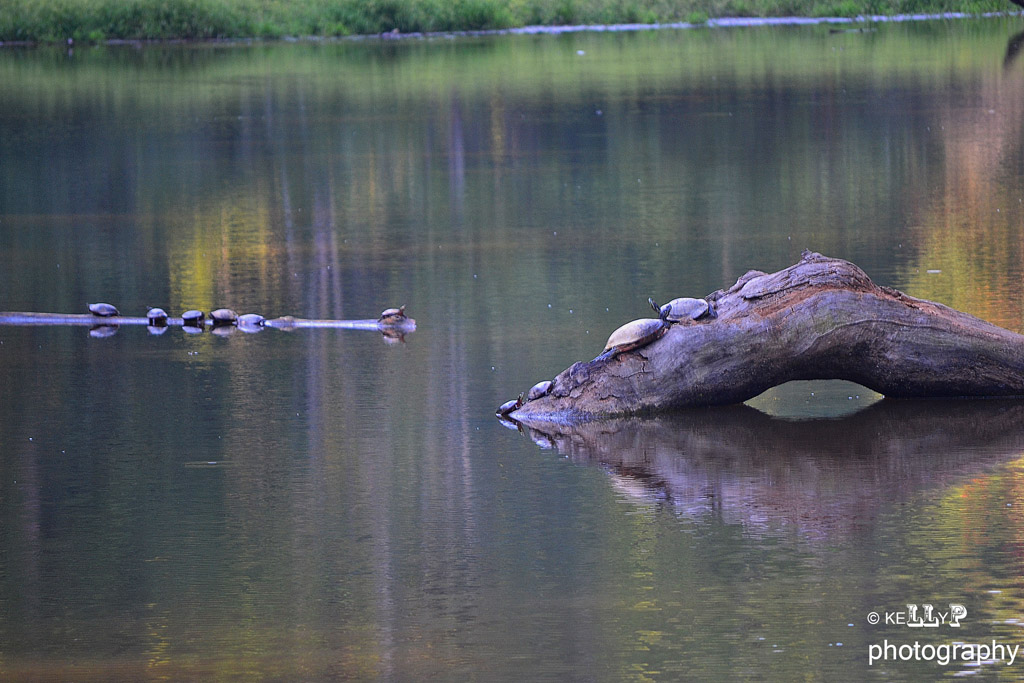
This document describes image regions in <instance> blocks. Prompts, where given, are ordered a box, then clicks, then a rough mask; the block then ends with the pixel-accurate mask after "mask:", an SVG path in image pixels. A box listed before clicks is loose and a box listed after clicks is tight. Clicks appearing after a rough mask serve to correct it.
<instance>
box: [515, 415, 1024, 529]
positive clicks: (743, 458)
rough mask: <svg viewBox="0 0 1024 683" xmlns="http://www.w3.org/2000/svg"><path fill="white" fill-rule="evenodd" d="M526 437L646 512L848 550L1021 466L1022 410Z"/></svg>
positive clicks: (614, 422)
mask: <svg viewBox="0 0 1024 683" xmlns="http://www.w3.org/2000/svg"><path fill="white" fill-rule="evenodd" d="M520 429H521V431H523V432H524V433H525V434H526V435H527V436H529V437H530V438H531V439H532V440H533V441H534V442H535V443H537V444H538V445H540V446H542V447H547V448H553V449H556V450H557V451H558V452H559V453H560V454H561V455H563V456H565V457H567V458H568V459H570V460H571V461H573V462H576V463H579V464H587V465H597V466H600V467H602V468H604V469H605V471H607V472H608V473H609V475H610V477H611V478H612V483H613V485H614V486H615V488H616V489H617V490H618V491H620V492H621V493H623V494H624V495H627V496H628V497H630V498H632V499H635V500H637V501H638V502H642V503H655V504H658V505H663V506H665V507H667V508H669V509H671V510H672V511H673V512H674V513H675V514H677V515H680V516H684V517H689V518H691V519H693V520H696V521H698V522H700V521H702V520H706V519H716V520H720V521H721V522H724V523H726V524H736V525H739V526H740V527H742V528H743V530H744V532H746V533H754V534H763V533H773V532H777V531H793V530H796V531H797V532H798V533H799V534H800V535H801V536H802V537H805V538H811V539H822V540H827V539H831V540H837V539H839V540H841V539H843V538H844V537H846V536H848V535H849V534H851V533H853V532H854V531H855V530H857V529H863V528H865V527H871V526H872V525H873V524H874V522H875V519H876V517H877V516H878V515H879V514H880V513H882V512H883V511H884V510H886V509H889V507H890V506H891V505H892V504H893V503H899V502H900V501H904V500H907V499H909V498H911V497H913V496H915V495H917V494H919V493H922V492H924V491H927V490H931V489H937V488H941V487H943V486H945V485H949V484H952V483H955V482H957V481H961V480H962V479H963V477H965V476H967V475H971V474H976V473H978V472H980V471H984V470H986V469H988V468H991V467H993V466H996V465H998V464H1000V463H1003V462H1006V461H1009V460H1011V459H1013V458H1015V457H1019V455H1020V453H1021V452H1022V451H1024V402H1022V401H1013V400H993V401H977V402H966V401H954V400H949V401H945V400H898V401H897V400H883V401H879V402H878V403H875V404H873V405H871V406H869V407H867V408H865V409H864V410H862V411H860V412H858V413H855V414H853V415H850V416H847V417H845V418H842V419H818V420H805V421H791V420H782V419H777V418H773V417H771V416H769V415H766V414H764V413H762V412H760V411H758V410H756V409H754V408H751V407H749V406H745V405H735V406H726V407H717V408H701V409H693V410H687V411H684V412H677V413H670V414H665V415H660V416H657V417H649V418H643V417H633V418H621V419H611V420H597V421H592V422H586V423H581V424H576V425H550V426H549V427H548V429H549V430H550V431H540V430H537V429H532V428H528V427H524V426H523V427H520Z"/></svg>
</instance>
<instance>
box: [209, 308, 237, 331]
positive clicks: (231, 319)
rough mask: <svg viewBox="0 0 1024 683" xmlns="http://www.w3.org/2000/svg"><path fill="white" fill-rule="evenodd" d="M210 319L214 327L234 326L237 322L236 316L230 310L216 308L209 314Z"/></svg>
mask: <svg viewBox="0 0 1024 683" xmlns="http://www.w3.org/2000/svg"><path fill="white" fill-rule="evenodd" d="M210 319H211V320H213V326H214V327H216V326H218V325H234V324H235V323H236V322H237V321H238V314H237V313H235V312H234V311H232V310H231V309H230V308H218V309H217V310H215V311H213V312H211V313H210Z"/></svg>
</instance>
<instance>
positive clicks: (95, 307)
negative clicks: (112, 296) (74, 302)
mask: <svg viewBox="0 0 1024 683" xmlns="http://www.w3.org/2000/svg"><path fill="white" fill-rule="evenodd" d="M89 312H90V313H92V314H93V315H98V316H99V317H101V318H112V317H114V316H116V315H118V312H117V309H116V308H115V307H114V306H113V304H105V303H102V302H101V303H95V304H89Z"/></svg>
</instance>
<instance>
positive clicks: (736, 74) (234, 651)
mask: <svg viewBox="0 0 1024 683" xmlns="http://www.w3.org/2000/svg"><path fill="white" fill-rule="evenodd" d="M1022 29H1024V23H1022V21H1021V19H1020V18H1019V17H1014V18H1008V19H990V20H965V21H956V22H921V23H914V24H901V25H880V26H878V27H877V30H875V31H871V32H864V33H838V34H832V33H830V32H829V29H828V27H826V26H809V27H788V28H787V27H782V28H764V27H762V28H745V29H744V28H733V29H714V30H710V29H699V30H685V31H676V30H671V31H657V32H635V33H625V34H606V33H601V34H597V33H578V34H569V35H561V36H490V37H463V38H454V39H445V38H437V39H423V40H403V41H381V40H376V39H371V40H363V41H351V42H337V43H335V42H330V43H317V44H308V43H307V44H284V43H282V44H270V45H258V44H257V45H242V44H238V45H234V44H232V45H200V46H146V47H142V48H136V47H99V48H94V47H82V48H78V47H76V48H75V50H74V51H73V52H68V51H66V50H58V49H30V50H24V49H12V48H5V49H3V50H2V51H0V310H8V311H53V312H81V311H84V310H85V307H86V304H87V303H89V302H93V301H109V302H112V303H114V304H116V305H118V306H119V307H120V309H121V310H122V312H125V313H128V314H132V315H141V314H143V313H144V312H145V311H146V309H147V308H148V307H150V306H155V305H159V306H162V307H164V308H166V309H167V310H168V311H170V312H171V313H172V314H180V312H181V311H183V310H185V309H189V308H202V309H204V310H210V309H212V308H216V307H220V306H229V307H231V308H234V309H236V310H238V311H239V312H259V313H263V314H265V315H268V316H278V315H285V314H291V315H296V316H302V317H309V318H350V319H351V318H373V317H376V316H377V314H378V313H379V312H380V311H381V310H382V309H384V308H386V307H389V306H397V305H399V304H406V305H407V306H408V312H409V313H410V314H411V315H412V317H414V318H415V319H416V321H417V323H418V329H417V330H416V331H415V332H414V333H412V334H410V335H408V336H407V337H406V338H405V340H404V342H399V343H386V340H384V339H383V338H382V337H381V336H380V335H379V334H377V333H376V332H360V331H348V330H308V329H306V330H296V331H294V332H291V333H288V332H284V331H280V330H271V329H267V330H264V331H262V332H260V333H258V334H244V333H242V332H240V331H238V332H236V333H235V334H233V335H230V336H226V337H220V336H215V335H212V334H209V333H206V334H200V335H187V334H184V333H183V332H182V330H180V329H170V330H168V331H167V332H166V333H165V334H162V335H151V334H148V333H147V331H146V329H145V328H144V327H125V328H122V329H121V330H120V331H118V332H117V333H116V334H115V335H114V336H111V337H106V338H99V337H96V336H91V335H90V333H89V331H88V329H86V328H80V327H79V328H71V327H0V548H2V551H0V677H2V678H4V679H9V680H77V681H89V680H112V679H123V680H148V679H153V680H164V679H167V680H190V679H192V680H198V679H203V680H246V681H250V680H266V679H269V680H344V679H371V680H374V679H377V680H393V681H408V680H422V679H426V678H434V679H438V680H459V681H462V680H480V681H526V680H559V681H561V680H579V681H620V680H632V681H661V680H664V681H672V680H678V679H680V678H693V679H704V680H729V679H758V680H760V679H764V680H779V681H788V680H794V679H797V678H801V679H806V680H816V679H817V680H914V679H928V680H930V679H933V678H937V677H939V676H942V675H950V674H954V673H966V674H978V675H980V676H982V677H986V676H988V677H997V676H998V677H1007V678H1013V677H1016V676H1020V675H1022V674H1021V673H1020V672H1022V671H1024V652H1020V653H1019V655H1020V656H1019V657H1018V658H1017V660H1016V662H1015V664H1014V665H1013V666H1008V665H1007V663H1006V661H985V662H982V663H981V664H980V665H979V664H977V662H975V661H967V662H965V661H962V660H963V659H964V658H966V659H972V660H973V659H977V658H974V657H965V656H964V655H963V654H962V652H961V654H959V655H955V660H954V661H952V662H947V663H946V664H944V665H943V664H942V663H939V662H934V661H928V662H914V661H909V662H904V661H888V662H885V661H875V662H869V658H870V656H871V654H872V647H873V646H881V645H882V644H883V643H885V642H886V641H887V642H888V643H890V644H893V645H895V646H900V645H908V644H909V646H910V647H912V646H913V644H914V643H915V641H916V642H918V643H919V645H921V644H923V645H926V646H928V647H930V648H931V652H932V655H933V657H932V658H933V659H934V658H935V657H936V656H939V655H938V653H939V652H940V650H937V649H936V648H937V647H940V646H945V647H946V648H949V647H950V644H952V643H954V642H956V643H987V644H989V645H991V644H992V642H993V641H995V642H997V643H999V644H1002V645H1007V646H1014V645H1019V644H1024V580H1022V578H1021V576H1022V575H1024V554H1022V544H1024V405H1022V404H1017V403H1013V402H1002V401H998V402H997V401H979V402H945V401H930V402H929V401H925V402H912V401H899V402H894V401H885V400H879V398H880V397H878V396H877V395H874V394H872V392H870V391H868V390H866V389H864V388H863V387H858V386H855V385H849V384H841V383H814V384H797V385H788V386H787V387H783V388H782V389H780V390H778V391H775V392H773V393H771V394H770V395H766V396H762V397H760V398H758V399H756V400H754V401H751V402H750V404H748V405H744V406H734V407H731V408H727V409H715V410H703V411H690V412H686V413H682V414H674V415H667V416H664V417H660V418H657V419H648V420H624V421H616V422H613V423H602V424H598V425H588V426H586V427H583V428H580V430H579V431H578V432H577V433H575V434H573V435H572V436H571V437H565V436H562V437H558V438H552V437H551V436H549V435H543V434H536V433H527V434H520V433H517V432H516V431H511V430H508V429H505V428H503V427H502V426H501V425H500V424H499V423H498V422H497V421H496V420H495V419H494V416H493V411H494V408H495V406H497V405H498V404H500V403H501V402H503V401H505V400H507V399H509V398H512V397H514V396H516V395H517V394H518V393H519V392H520V391H523V390H525V389H526V388H528V387H529V386H530V385H532V384H533V383H534V382H536V381H538V380H541V379H546V378H550V377H552V376H554V375H555V374H557V373H558V372H559V371H561V370H562V369H564V368H565V367H567V366H569V365H570V364H572V363H573V362H574V361H577V360H586V359H589V358H592V357H594V356H595V355H596V354H597V353H598V352H599V351H600V350H601V348H602V347H603V345H604V341H605V339H606V337H607V335H608V334H609V333H610V332H611V330H613V329H614V328H616V327H618V325H620V324H621V323H623V322H625V321H627V320H631V319H633V318H637V317H643V316H645V315H648V314H649V312H648V309H647V303H646V302H647V297H648V296H653V297H654V298H655V299H658V300H666V299H669V298H672V297H675V296H684V295H689V296H702V295H704V294H707V293H709V292H711V291H714V290H716V289H719V288H721V287H727V286H728V285H730V284H732V283H733V282H734V281H735V280H736V278H738V277H739V276H740V275H742V274H743V273H744V272H745V271H747V270H748V269H752V268H757V269H760V270H765V271H773V270H777V269H779V268H783V267H785V266H788V265H790V264H792V263H794V262H795V261H796V260H797V259H798V258H799V255H800V252H801V250H802V249H804V248H805V247H806V248H810V249H813V250H815V251H820V252H822V253H824V254H826V255H829V256H836V257H842V258H846V259H849V260H852V261H854V262H856V263H858V264H859V265H861V266H862V267H863V268H864V269H865V270H866V271H867V272H868V274H869V275H870V276H871V277H872V278H874V279H875V281H876V282H878V283H880V284H884V285H888V286H893V287H897V288H899V289H902V290H904V291H906V292H908V293H909V294H912V295H914V296H919V297H925V298H929V299H934V300H937V301H940V302H942V303H945V304H948V305H951V306H953V307H956V308H959V309H962V310H965V311H968V312H970V313H973V314H975V315H977V316H979V317H982V318H985V319H987V320H990V321H992V322H995V323H997V324H999V325H1002V326H1004V327H1008V328H1010V329H1013V330H1016V331H1024V303H1022V301H1024V229H1022V226H1024V62H1022V61H1017V60H1016V46H1017V44H1016V43H1014V42H1013V40H1014V38H1015V37H1016V36H1017V34H1018V33H1019V32H1020V31H1021V30H1022ZM950 603H955V604H960V605H963V606H964V607H965V608H966V611H967V614H966V616H965V617H964V618H963V619H962V620H961V626H960V627H959V628H952V627H950V626H948V625H944V626H941V627H938V628H920V627H919V628H911V627H908V626H906V625H904V624H893V623H889V624H887V623H886V621H885V615H886V614H887V613H895V612H899V611H901V610H902V611H904V612H905V610H906V609H907V605H908V604H916V605H923V604H932V605H934V606H935V608H936V612H939V611H942V612H948V611H949V610H948V605H949V604H950ZM872 612H876V613H879V614H880V615H882V623H879V624H877V625H875V624H871V623H870V622H869V616H868V615H869V614H870V613H872ZM894 649H895V648H894ZM919 652H921V653H923V655H924V656H927V653H928V652H929V650H928V648H927V647H926V648H925V649H924V650H919ZM897 653H898V651H897ZM890 659H891V657H890ZM981 659H987V660H994V659H998V657H996V656H989V657H981Z"/></svg>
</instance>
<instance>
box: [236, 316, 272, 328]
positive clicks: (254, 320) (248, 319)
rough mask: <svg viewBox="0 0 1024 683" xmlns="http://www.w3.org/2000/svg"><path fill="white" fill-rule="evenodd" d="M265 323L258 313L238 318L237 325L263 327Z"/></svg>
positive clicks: (264, 319)
mask: <svg viewBox="0 0 1024 683" xmlns="http://www.w3.org/2000/svg"><path fill="white" fill-rule="evenodd" d="M266 321H267V319H266V318H264V317H263V316H262V315H260V314H259V313H246V314H245V315H240V316H238V324H239V325H249V326H253V327H256V326H261V325H263V323H265V322H266Z"/></svg>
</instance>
